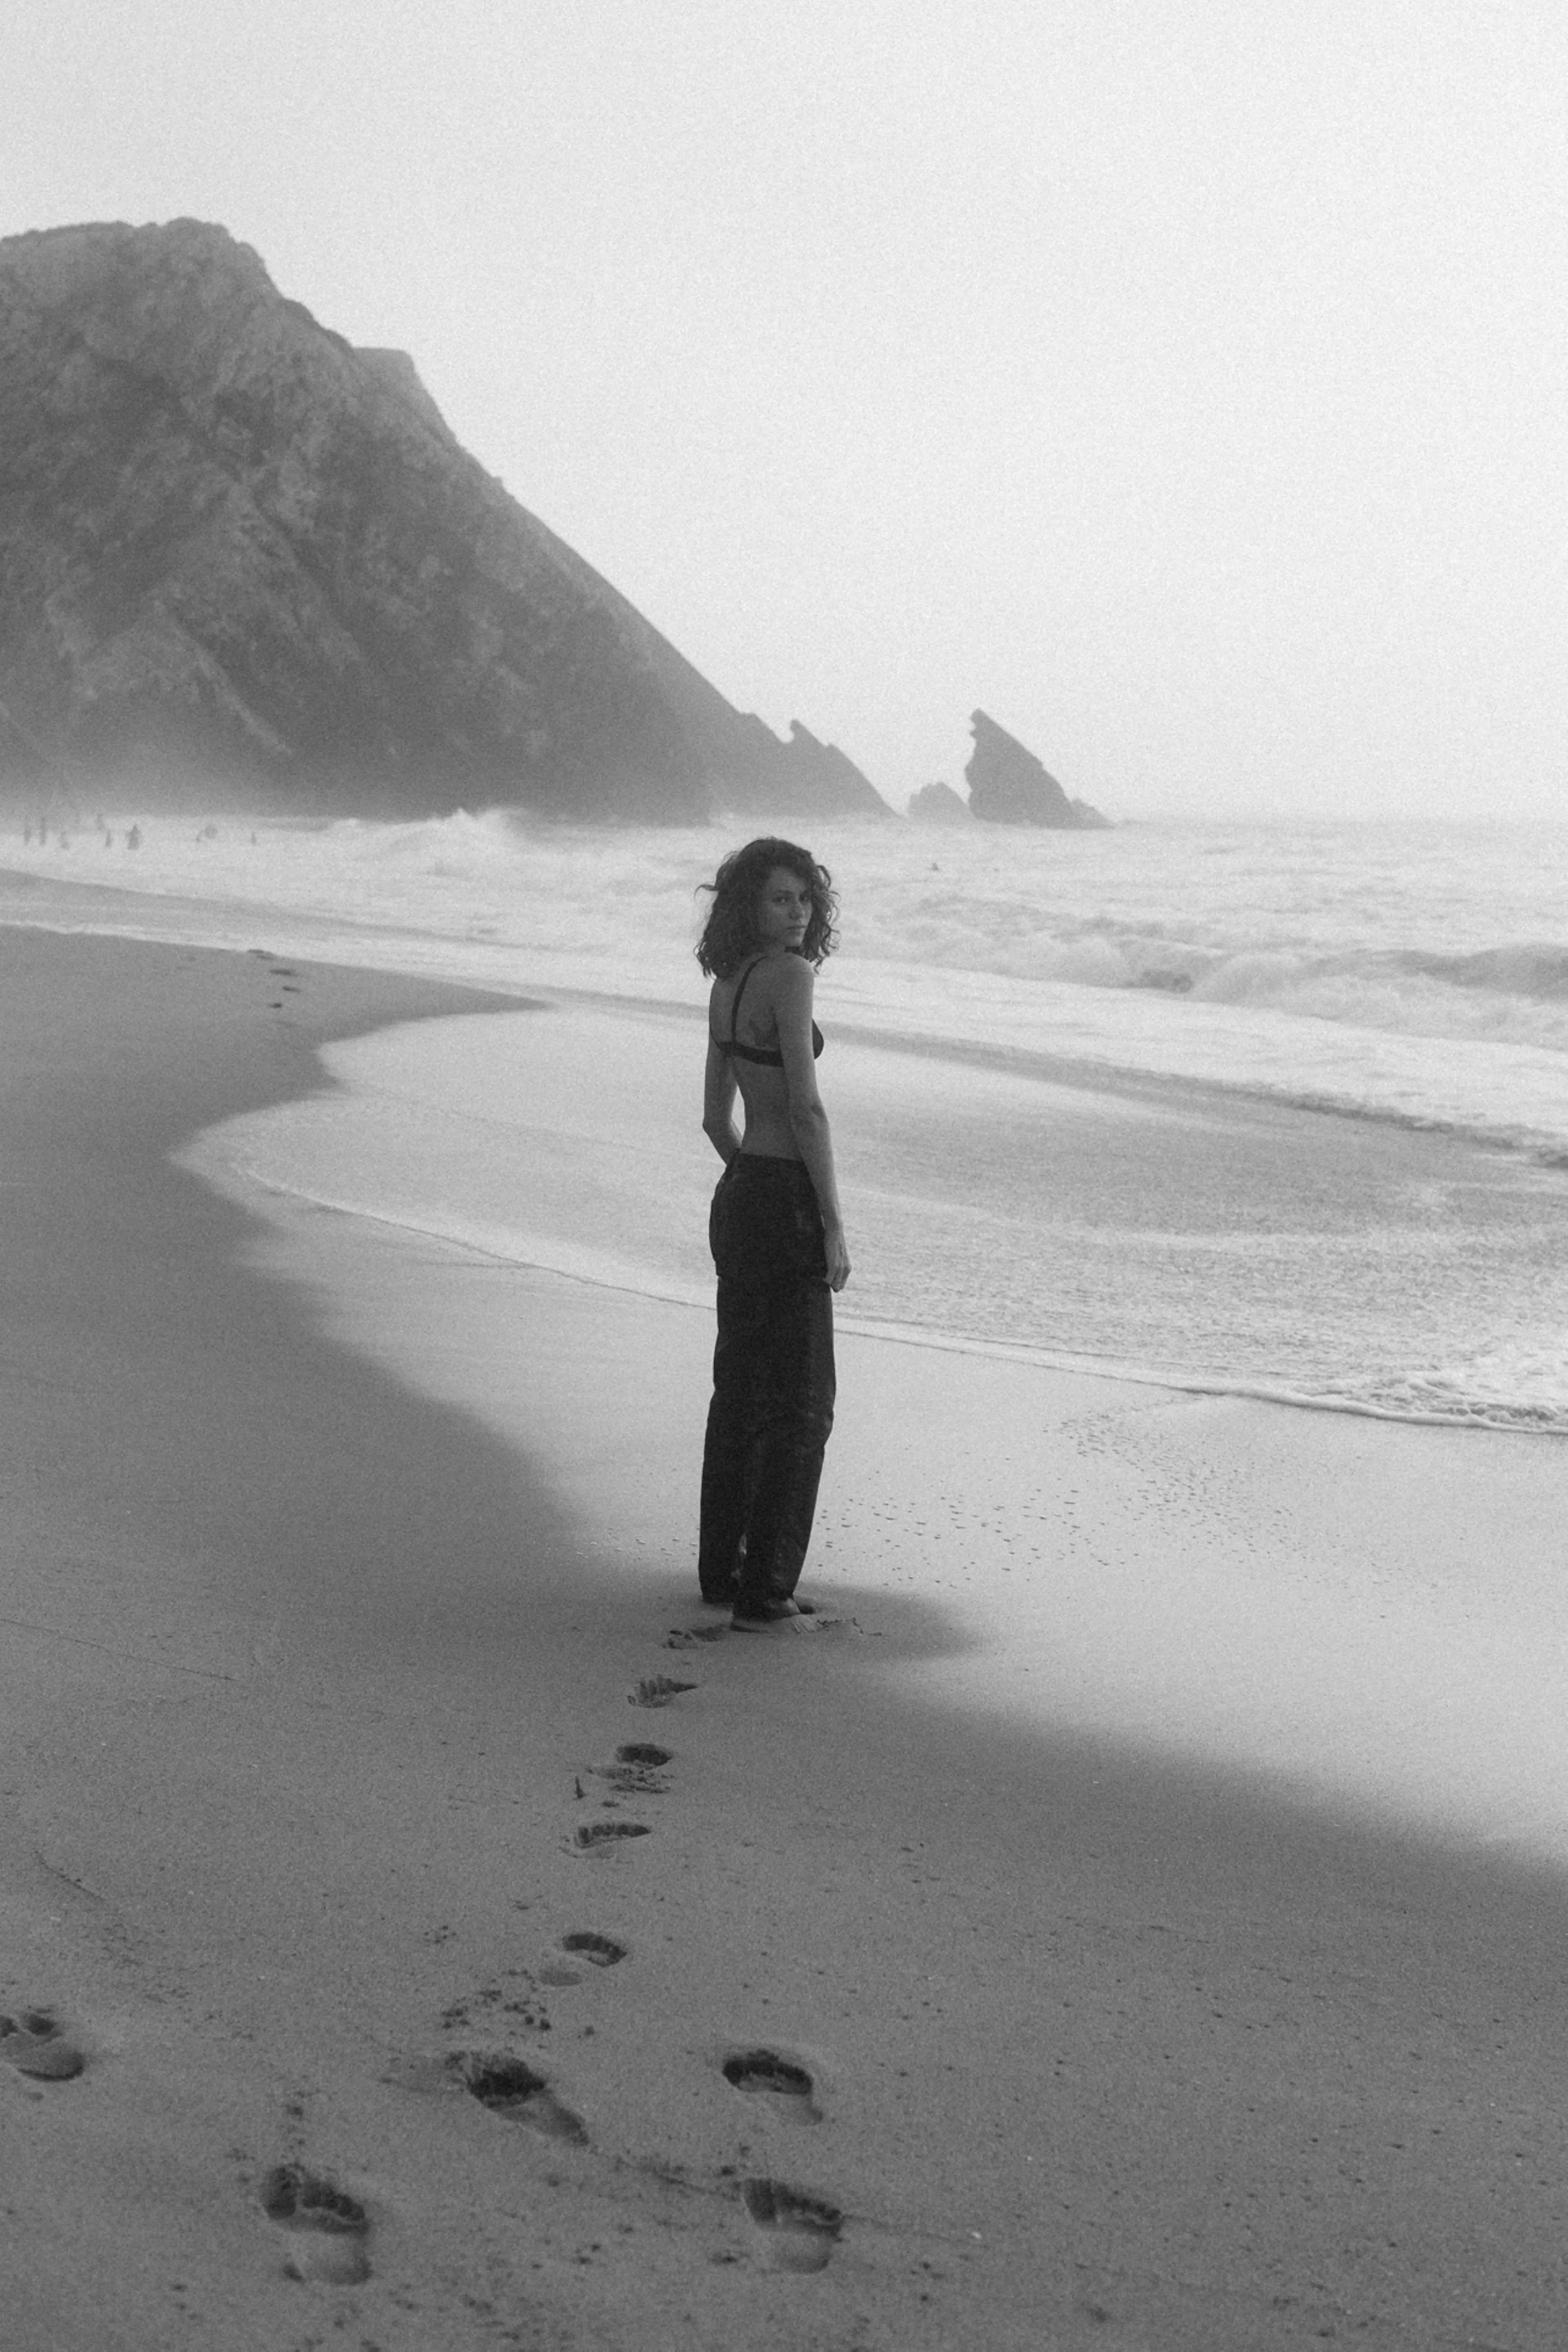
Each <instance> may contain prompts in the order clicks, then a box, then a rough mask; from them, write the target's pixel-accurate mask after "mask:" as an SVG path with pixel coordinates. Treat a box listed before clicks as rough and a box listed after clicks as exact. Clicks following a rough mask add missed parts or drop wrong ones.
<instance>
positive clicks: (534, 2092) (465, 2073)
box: [447, 2050, 588, 2147]
mask: <svg viewBox="0 0 1568 2352" xmlns="http://www.w3.org/2000/svg"><path fill="white" fill-rule="evenodd" d="M447 2067H448V2069H449V2070H450V2071H451V2073H453V2074H456V2075H457V2077H458V2081H459V2082H460V2083H461V2084H462V2085H463V2088H464V2089H465V2090H466V2091H467V2092H468V2096H469V2097H470V2098H472V2099H478V2101H479V2105H480V2106H481V2107H488V2108H489V2111H490V2113H491V2115H492V2116H500V2119H501V2121H502V2122H503V2123H509V2124H526V2125H527V2126H528V2128H529V2130H530V2131H536V2132H542V2133H543V2134H544V2136H545V2137H546V2138H547V2139H563V2140H570V2141H571V2143H572V2144H573V2146H574V2147H586V2145H587V2140H588V2133H587V2128H586V2126H585V2125H584V2121H583V2118H582V2116H574V2114H573V2112H572V2110H571V2108H570V2107H567V2106H563V2105H562V2103H561V2101H560V2100H559V2099H558V2098H557V2097H556V2095H555V2094H554V2092H553V2091H552V2089H551V2087H550V2084H549V2083H548V2082H547V2081H546V2080H545V2078H544V2076H543V2075H542V2074H535V2073H534V2071H533V2068H532V2067H531V2066H527V2065H525V2064H524V2063H523V2062H522V2060H521V2058H508V2057H504V2056H503V2057H495V2056H489V2057H487V2056H486V2055H485V2053H483V2052H481V2051H473V2050H459V2051H458V2052H456V2053H454V2054H453V2056H451V2057H450V2058H448V2059H447Z"/></svg>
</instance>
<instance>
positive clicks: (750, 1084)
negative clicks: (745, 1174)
mask: <svg viewBox="0 0 1568 2352" xmlns="http://www.w3.org/2000/svg"><path fill="white" fill-rule="evenodd" d="M803 978H804V986H803ZM811 978H812V975H811V970H810V967H809V966H808V965H805V964H804V963H803V962H802V961H801V960H800V959H799V957H797V956H791V955H788V954H771V953H770V954H763V955H762V956H759V957H757V958H755V959H753V961H752V962H750V963H748V964H744V965H742V968H741V970H740V971H738V972H736V973H735V974H734V975H733V976H732V977H731V978H730V979H728V980H716V981H715V982H713V987H712V991H711V992H710V997H709V1000H708V1065H709V1066H708V1091H709V1094H710V1097H711V1096H712V1095H713V1094H714V1093H715V1091H716V1090H718V1091H722V1092H723V1093H724V1094H725V1095H726V1096H729V1095H731V1094H732V1092H735V1091H738V1092H739V1095H740V1097H741V1103H742V1109H743V1110H744V1113H745V1126H744V1131H743V1133H742V1139H741V1149H742V1151H746V1152H757V1153H763V1154H765V1155H766V1156H767V1157H769V1158H771V1159H778V1160H800V1159H802V1158H803V1157H804V1154H803V1153H802V1151H801V1148H800V1144H799V1141H798V1140H797V1139H796V1135H795V1128H794V1125H793V1124H792V1119H791V1114H792V1111H793V1112H795V1113H796V1114H798V1113H799V1112H800V1111H801V1110H802V1109H805V1108H814V1107H815V1106H816V1104H817V1101H818V1096H817V1091H816V1066H815V1063H814V1060H813V1055H812V1035H811ZM737 996H739V997H740V999H741V1003H740V1009H739V1013H738V1016H737V1013H736V998H737ZM731 1034H733V1037H734V1040H735V1042H736V1043H737V1044H738V1045H743V1046H749V1047H751V1048H752V1050H753V1051H757V1052H763V1053H776V1054H778V1055H781V1057H782V1058H781V1061H780V1063H779V1064H778V1065H773V1064H771V1063H765V1062H752V1061H748V1060H746V1059H745V1058H744V1056H743V1055H731V1054H730V1053H728V1052H727V1051H726V1050H725V1048H726V1047H727V1045H729V1043H730V1040H731Z"/></svg>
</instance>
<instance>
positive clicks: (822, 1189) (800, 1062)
mask: <svg viewBox="0 0 1568 2352" xmlns="http://www.w3.org/2000/svg"><path fill="white" fill-rule="evenodd" d="M815 985H816V974H815V973H814V972H813V971H812V969H811V966H810V965H809V964H808V963H806V962H805V961H804V960H803V959H802V958H801V957H799V956H791V957H789V958H788V959H787V960H786V961H784V963H783V964H781V966H780V967H779V971H778V977H777V981H776V982H775V999H774V1002H775V1007H776V1017H777V1021H778V1033H779V1052H780V1053H781V1054H782V1055H783V1056H784V1083H785V1085H786V1086H787V1087H788V1088H789V1123H790V1132H791V1133H792V1134H793V1135H794V1137H795V1144H796V1146H797V1148H798V1150H799V1152H800V1156H801V1158H802V1160H804V1161H805V1172H806V1174H807V1175H808V1176H809V1177H810V1179H811V1182H812V1189H813V1191H814V1192H816V1205H817V1207H818V1208H819V1209H820V1210H821V1212H822V1227H823V1234H824V1238H825V1240H826V1248H827V1279H828V1282H829V1284H830V1286H832V1288H833V1289H835V1290H842V1289H843V1287H844V1286H845V1284H846V1283H847V1281H848V1279H849V1252H848V1250H847V1247H846V1246H845V1241H844V1216H843V1212H842V1211H841V1210H840V1208H839V1205H838V1179H837V1175H836V1173H835V1171H834V1166H833V1135H832V1131H831V1129H829V1127H828V1124H827V1113H826V1110H825V1109H824V1108H823V1107H822V1097H821V1096H820V1094H818V1092H817V1090H816V1057H815V1055H813V1053H812V1050H811V1002H812V995H813V992H814V989H815Z"/></svg>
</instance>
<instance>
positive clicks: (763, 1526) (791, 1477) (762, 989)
mask: <svg viewBox="0 0 1568 2352" xmlns="http://www.w3.org/2000/svg"><path fill="white" fill-rule="evenodd" d="M702 887H703V888H704V889H706V890H710V892H711V893H712V898H713V904H712V906H711V907H710V909H709V912H708V920H707V923H706V924H705V926H704V928H703V932H702V937H701V939H700V941H699V942H698V947H697V961H698V962H699V963H700V965H701V967H702V969H703V971H705V972H708V973H709V974H710V975H711V978H712V982H713V987H712V992H711V994H710V998H709V1010H708V1067H707V1075H706V1078H705V1081H704V1087H703V1109H702V1130H703V1133H704V1134H705V1135H706V1136H707V1138H708V1139H709V1141H710V1143H711V1144H712V1146H713V1149H714V1150H715V1151H717V1153H718V1154H719V1157H720V1158H721V1160H722V1161H723V1162H724V1173H723V1175H722V1176H721V1178H720V1180H719V1186H718V1190H717V1191H716V1192H715V1193H714V1195H713V1206H712V1210H711V1213H710V1217H709V1222H708V1234H709V1241H710V1244H711V1247H712V1251H713V1262H714V1265H715V1266H716V1267H717V1268H718V1274H719V1337H718V1342H717V1345H716V1346H715V1349H714V1351H713V1401H712V1403H711V1404H710V1407H709V1412H708V1436H707V1444H706V1446H705V1448H704V1451H703V1457H702V1511H701V1535H700V1546H699V1552H698V1563H697V1573H698V1579H699V1581H700V1585H701V1588H702V1598H703V1599H704V1601H712V1602H714V1603H716V1604H721V1605H728V1606H731V1607H732V1609H733V1612H734V1613H733V1618H732V1621H731V1622H733V1623H734V1625H735V1626H736V1627H737V1628H738V1629H740V1630H742V1631H750V1632H762V1631H763V1630H765V1629H766V1628H767V1627H768V1626H770V1625H773V1624H776V1623H778V1622H780V1621H781V1620H783V1619H784V1618H788V1617H798V1616H799V1615H800V1614H801V1613H802V1612H801V1608H800V1604H799V1602H798V1601H796V1600H795V1586H796V1584H797V1582H798V1581H799V1579H800V1571H801V1568H802V1566H803V1564H804V1562H805V1554H806V1547H807V1545H808V1544H809V1543H810V1541H811V1523H812V1518H813V1515H814V1514H815V1512H816V1489H817V1484H818V1481H819V1480H820V1478H821V1475H822V1455H823V1449H824V1447H825V1446H826V1443H827V1436H828V1432H829V1431H830V1430H831V1429H832V1427H833V1401H834V1394H835V1376H834V1365H833V1293H834V1292H835V1291H836V1290H842V1289H843V1287H844V1286H845V1284H846V1283H847V1281H848V1279H849V1255H848V1252H847V1249H846V1248H845V1245H844V1221H843V1218H842V1216H841V1215H840V1213H839V1208H838V1187H837V1181H836V1180H835V1177H834V1172H833V1141H832V1138H831V1136H830V1135H829V1133H828V1128H827V1113H826V1111H825V1110H824V1108H823V1107H822V1097H821V1096H820V1095H819V1094H818V1093H817V1090H816V1056H817V1055H818V1054H820V1053H821V1051H822V1036H821V1033H820V1031H819V1030H818V1029H817V1027H816V1023H815V1022H814V1021H813V1019H812V1017H811V1004H812V991H813V987H814V983H815V978H816V968H817V966H818V965H819V964H820V963H821V962H822V961H823V960H824V959H825V958H826V956H828V955H829V954H831V952H832V950H833V947H834V929H833V919H834V916H835V915H836V914H837V898H835V896H834V892H833V889H832V887H831V883H830V879H829V877H828V874H827V869H826V866H819V865H818V864H817V863H816V859H815V858H814V857H813V856H811V855H810V853H809V852H808V851H806V850H804V849H801V848H799V847H798V846H797V845H795V843H794V842H793V841H774V840H772V839H763V840H760V841H750V842H748V843H747V844H746V845H745V847H744V848H743V849H737V850H735V851H733V852H732V854H731V856H728V857H727V858H726V859H725V860H724V862H723V864H722V865H721V866H720V868H719V873H718V877H717V879H716V880H715V881H713V882H710V883H704V884H703V886H702ZM737 1095H739V1097H740V1099H741V1108H742V1113H743V1116H744V1120H745V1131H744V1133H743V1134H737V1133H736V1130H735V1117H734V1113H735V1097H736V1096H737Z"/></svg>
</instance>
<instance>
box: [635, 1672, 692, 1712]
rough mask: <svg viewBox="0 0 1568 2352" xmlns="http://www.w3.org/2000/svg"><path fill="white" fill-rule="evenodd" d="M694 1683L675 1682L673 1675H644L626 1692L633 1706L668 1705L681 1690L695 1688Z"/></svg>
mask: <svg viewBox="0 0 1568 2352" xmlns="http://www.w3.org/2000/svg"><path fill="white" fill-rule="evenodd" d="M698 1687H699V1685H697V1684H696V1683H681V1682H677V1681H676V1679H675V1677H674V1675H644V1676H643V1678H642V1680H641V1682H639V1683H638V1684H637V1686H636V1688H635V1689H633V1690H629V1691H628V1692H627V1693H626V1696H627V1698H628V1699H629V1700H630V1702H631V1704H632V1705H633V1706H668V1705H669V1702H670V1700H671V1699H672V1698H679V1696H680V1694H681V1692H682V1691H692V1690H696V1689H697V1688H698Z"/></svg>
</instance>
